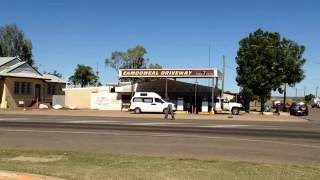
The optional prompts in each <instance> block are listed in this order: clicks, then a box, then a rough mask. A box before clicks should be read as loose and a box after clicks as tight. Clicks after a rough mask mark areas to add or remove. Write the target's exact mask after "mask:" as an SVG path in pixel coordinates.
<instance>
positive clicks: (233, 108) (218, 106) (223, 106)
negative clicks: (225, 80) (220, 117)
mask: <svg viewBox="0 0 320 180" xmlns="http://www.w3.org/2000/svg"><path fill="white" fill-rule="evenodd" d="M241 109H242V104H240V103H236V102H230V101H228V100H227V99H224V98H223V97H221V98H220V97H218V98H217V99H216V102H215V112H216V113H219V112H223V111H224V112H225V111H228V112H230V113H231V114H233V115H239V113H240V110H241Z"/></svg>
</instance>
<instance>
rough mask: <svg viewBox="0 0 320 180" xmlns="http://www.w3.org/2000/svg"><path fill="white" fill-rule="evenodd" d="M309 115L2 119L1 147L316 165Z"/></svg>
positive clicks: (318, 140) (314, 123) (319, 139)
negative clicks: (304, 118) (288, 118)
mask: <svg viewBox="0 0 320 180" xmlns="http://www.w3.org/2000/svg"><path fill="white" fill-rule="evenodd" d="M312 117H313V119H312V120H309V121H308V122H258V121H212V120H175V121H171V120H163V119H150V120H148V119H134V118H111V117H104V118H103V117H67V116H65V117H64V116H37V115H29V116H21V115H20V116H19V115H2V116H1V117H0V142H1V143H0V149H10V148H18V149H50V150H75V151H90V152H108V153H125V154H138V155H156V156H166V157H178V158H195V159H209V160H213V159H224V160H241V161H254V162H272V163H293V164H307V165H320V153H319V152H320V120H317V119H318V118H317V116H315V117H314V116H312ZM318 117H320V116H318Z"/></svg>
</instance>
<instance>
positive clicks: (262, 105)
mask: <svg viewBox="0 0 320 180" xmlns="http://www.w3.org/2000/svg"><path fill="white" fill-rule="evenodd" d="M260 102H261V109H260V111H261V113H263V112H264V110H265V109H264V104H265V97H262V96H260Z"/></svg>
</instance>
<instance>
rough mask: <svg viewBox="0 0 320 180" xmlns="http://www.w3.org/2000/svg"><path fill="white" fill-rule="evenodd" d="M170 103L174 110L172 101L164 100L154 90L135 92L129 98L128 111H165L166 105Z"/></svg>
mask: <svg viewBox="0 0 320 180" xmlns="http://www.w3.org/2000/svg"><path fill="white" fill-rule="evenodd" d="M169 104H171V105H172V109H173V111H175V110H176V106H175V104H174V103H171V102H166V101H165V100H163V99H162V97H161V96H160V95H159V94H157V93H154V92H136V93H135V94H134V96H133V97H132V98H131V104H130V111H133V112H134V113H137V114H138V113H142V112H163V113H164V112H165V111H166V110H167V108H168V105H169Z"/></svg>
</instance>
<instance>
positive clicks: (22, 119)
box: [0, 118, 31, 121]
mask: <svg viewBox="0 0 320 180" xmlns="http://www.w3.org/2000/svg"><path fill="white" fill-rule="evenodd" d="M26 120H31V119H30V118H0V121H26Z"/></svg>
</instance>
